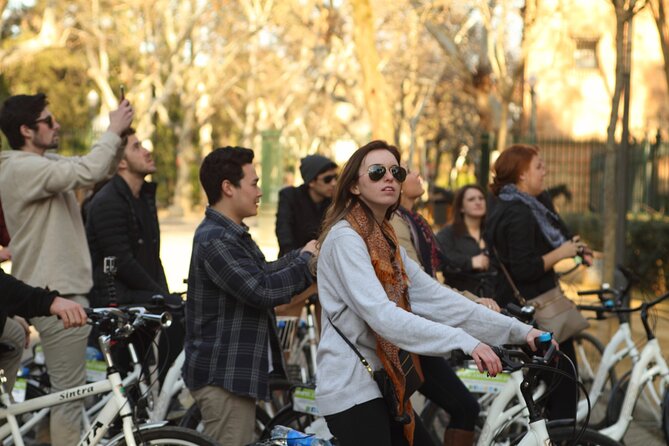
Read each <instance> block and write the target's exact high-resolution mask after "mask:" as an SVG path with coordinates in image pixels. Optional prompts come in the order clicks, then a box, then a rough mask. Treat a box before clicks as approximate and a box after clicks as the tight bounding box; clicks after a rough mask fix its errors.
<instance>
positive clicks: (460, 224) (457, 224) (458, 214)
mask: <svg viewBox="0 0 669 446" xmlns="http://www.w3.org/2000/svg"><path fill="white" fill-rule="evenodd" d="M469 189H476V190H477V191H479V192H481V194H483V198H484V199H485V191H484V190H483V188H482V187H481V186H479V185H478V184H467V185H466V186H462V187H461V188H460V189H458V191H457V193H456V194H455V199H454V200H453V233H454V234H455V235H464V234H466V233H467V225H466V224H465V218H464V214H463V212H462V203H463V202H464V201H465V194H466V193H467V191H468V190H469ZM484 225H485V217H484V218H483V219H481V234H483V230H484Z"/></svg>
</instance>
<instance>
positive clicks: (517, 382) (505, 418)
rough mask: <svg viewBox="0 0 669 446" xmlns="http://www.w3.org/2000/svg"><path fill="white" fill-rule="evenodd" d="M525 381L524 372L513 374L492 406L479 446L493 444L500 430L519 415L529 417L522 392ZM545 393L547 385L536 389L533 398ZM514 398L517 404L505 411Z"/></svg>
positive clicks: (518, 371) (480, 436) (482, 430)
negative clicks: (522, 384)
mask: <svg viewBox="0 0 669 446" xmlns="http://www.w3.org/2000/svg"><path fill="white" fill-rule="evenodd" d="M523 379H524V377H523V372H522V371H520V370H517V371H515V372H511V377H510V378H509V380H508V381H507V382H506V384H505V385H504V387H503V388H502V390H501V391H500V393H499V394H498V395H497V396H496V397H495V399H494V400H493V402H492V404H491V405H490V409H489V410H488V415H487V417H486V421H485V424H484V425H483V429H481V433H480V435H479V438H478V441H477V443H476V444H477V445H478V446H487V445H489V444H491V443H492V441H493V439H494V437H495V435H496V434H497V432H498V431H499V429H501V428H502V427H503V426H505V425H506V424H507V423H508V422H509V421H511V420H513V419H514V418H516V417H517V416H518V415H520V414H522V415H523V417H525V418H527V417H529V412H528V409H527V405H526V404H525V400H524V399H523V395H522V393H521V390H520V389H521V383H522V382H523ZM545 391H546V385H545V384H544V383H541V384H540V385H539V387H538V388H537V389H536V392H534V395H533V398H534V399H537V398H539V397H541V396H542V395H543V394H544V392H545ZM514 398H516V399H517V401H518V402H517V404H515V405H513V406H512V407H509V408H508V409H506V410H505V408H506V407H507V406H508V404H509V403H510V402H511V401H512V400H513V399H514ZM529 425H530V429H531V426H532V423H529ZM544 429H545V425H544Z"/></svg>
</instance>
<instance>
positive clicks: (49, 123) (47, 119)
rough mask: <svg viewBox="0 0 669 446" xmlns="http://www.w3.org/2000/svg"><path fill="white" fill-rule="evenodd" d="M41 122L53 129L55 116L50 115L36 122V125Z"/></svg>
mask: <svg viewBox="0 0 669 446" xmlns="http://www.w3.org/2000/svg"><path fill="white" fill-rule="evenodd" d="M40 122H43V123H45V124H46V125H47V126H48V127H49V128H50V129H52V128H53V116H52V115H49V116H47V117H44V118H41V119H37V120H35V124H38V123H40Z"/></svg>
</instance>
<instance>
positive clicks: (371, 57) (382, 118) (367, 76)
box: [351, 0, 394, 141]
mask: <svg viewBox="0 0 669 446" xmlns="http://www.w3.org/2000/svg"><path fill="white" fill-rule="evenodd" d="M351 4H352V6H353V21H354V23H355V29H354V32H353V40H354V42H355V51H356V54H357V56H358V62H359V63H360V68H361V69H362V78H363V90H364V93H365V105H366V107H367V112H368V113H369V118H370V120H371V122H372V137H373V138H374V139H386V140H388V141H392V138H393V135H394V132H393V116H392V113H391V112H392V109H391V106H390V101H389V100H388V93H387V92H388V89H387V86H386V81H385V79H384V78H383V75H382V74H381V72H380V71H379V53H378V52H377V50H376V41H375V39H374V19H373V17H372V8H371V5H370V2H369V0H352V1H351Z"/></svg>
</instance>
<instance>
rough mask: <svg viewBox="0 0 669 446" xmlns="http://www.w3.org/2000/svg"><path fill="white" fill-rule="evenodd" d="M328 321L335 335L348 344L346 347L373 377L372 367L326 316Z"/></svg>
mask: <svg viewBox="0 0 669 446" xmlns="http://www.w3.org/2000/svg"><path fill="white" fill-rule="evenodd" d="M328 320H329V321H330V325H332V328H334V329H335V331H336V332H337V333H339V336H341V338H342V339H343V340H344V341H345V342H346V343H347V344H348V346H349V347H351V349H353V351H354V352H355V354H356V355H358V358H360V362H362V365H364V366H365V368H366V369H367V371H368V372H369V374H370V375H372V377H374V371H373V370H372V367H371V366H370V365H369V362H367V360H366V359H365V357H364V356H362V353H360V350H358V349H357V348H355V345H353V343H352V342H351V341H349V340H348V338H347V337H346V336H344V333H342V332H341V331H340V330H339V329H338V328H337V326H336V325H335V324H334V322H332V319H330V316H328Z"/></svg>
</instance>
